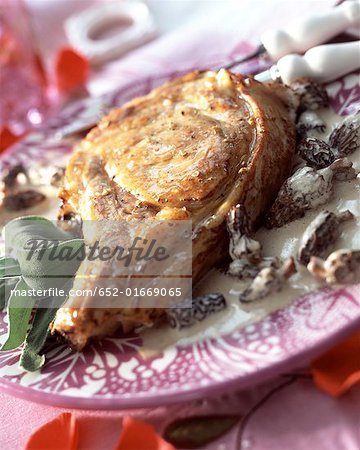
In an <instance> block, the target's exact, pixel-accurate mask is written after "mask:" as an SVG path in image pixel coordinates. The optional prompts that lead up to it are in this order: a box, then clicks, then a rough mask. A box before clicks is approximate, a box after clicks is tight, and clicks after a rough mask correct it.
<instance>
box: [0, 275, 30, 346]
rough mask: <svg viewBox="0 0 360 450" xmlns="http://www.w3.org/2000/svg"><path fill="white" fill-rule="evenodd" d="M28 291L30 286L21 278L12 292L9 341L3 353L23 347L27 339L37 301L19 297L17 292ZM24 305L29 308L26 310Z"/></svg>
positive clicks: (9, 304)
mask: <svg viewBox="0 0 360 450" xmlns="http://www.w3.org/2000/svg"><path fill="white" fill-rule="evenodd" d="M28 289H29V287H28V285H27V284H26V283H25V281H24V280H23V279H22V278H20V280H19V281H18V282H17V283H16V286H15V288H14V290H13V291H12V292H11V295H10V298H9V302H8V310H7V311H8V312H7V314H8V320H9V328H8V333H7V339H6V341H5V343H4V344H3V346H2V347H1V351H5V350H13V349H14V348H17V347H19V345H21V344H22V343H23V342H24V340H25V338H26V334H27V331H28V328H29V321H30V318H31V313H32V310H33V307H34V304H35V301H34V299H33V298H32V297H30V296H28V297H25V296H22V295H19V292H17V291H24V290H28ZM24 303H27V304H28V307H26V308H24V306H23V305H24Z"/></svg>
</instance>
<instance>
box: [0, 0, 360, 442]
mask: <svg viewBox="0 0 360 450" xmlns="http://www.w3.org/2000/svg"><path fill="white" fill-rule="evenodd" d="M199 2H200V0H199V1H198V2H193V3H194V8H193V9H194V10H196V11H192V9H191V4H190V2H186V3H188V5H187V10H186V14H187V16H186V17H185V19H186V20H185V19H184V17H183V20H182V23H183V24H182V25H181V26H177V27H175V28H174V29H173V30H171V29H170V30H168V31H167V33H165V34H162V35H160V37H158V38H157V39H156V40H154V41H152V42H151V43H148V44H147V45H145V46H143V47H141V48H139V49H137V50H135V51H133V52H132V53H130V54H128V55H127V56H126V57H124V58H122V59H121V60H118V61H116V62H113V63H110V64H108V65H107V66H105V67H102V68H101V69H99V70H97V71H94V72H93V73H92V76H91V79H90V81H89V83H88V86H87V87H88V90H89V92H90V93H91V94H92V95H99V94H101V93H104V92H107V91H109V90H111V89H113V88H117V87H119V86H121V85H125V84H128V83H129V82H131V81H134V80H136V79H140V78H142V77H144V76H148V75H154V74H160V73H164V72H169V71H180V72H182V71H184V70H186V69H192V68H195V67H198V68H205V67H217V66H219V65H221V64H222V63H224V62H228V61H230V60H232V59H234V58H236V57H238V56H240V55H241V54H243V53H246V51H248V50H250V49H252V48H254V46H255V45H256V44H257V43H258V39H259V35H260V33H261V32H262V31H264V30H265V29H267V28H272V27H276V26H280V25H284V24H285V23H287V22H288V21H289V20H291V19H293V18H296V17H298V16H300V15H304V14H311V13H314V12H315V11H319V10H323V9H325V8H328V7H329V6H331V5H333V4H334V1H333V0H301V1H296V2H291V1H285V0H272V1H266V0H251V1H250V0H243V1H241V2H240V1H239V2H233V1H224V0H218V1H216V2H206V1H204V2H202V1H201V3H203V6H202V7H201V8H200V7H199V4H198V3H199ZM79 3H80V0H78V1H74V2H73V1H71V2H70V1H68V2H63V1H59V0H53V1H47V2H46V1H39V0H28V4H29V5H30V10H31V12H32V15H33V17H34V18H35V32H36V36H37V40H38V42H39V43H40V50H41V51H42V53H43V56H44V57H46V58H47V59H48V60H51V58H52V56H53V55H54V52H55V51H56V48H58V46H60V45H63V44H64V43H65V41H64V40H65V36H64V33H63V30H62V21H63V20H64V18H65V17H66V16H67V15H68V14H69V13H71V11H72V10H73V7H74V5H77V6H76V7H78V6H79ZM91 3H94V1H92V2H91ZM171 3H173V2H164V1H162V0H158V1H157V2H155V1H150V2H149V4H150V7H153V8H154V10H155V11H158V12H159V11H161V10H162V15H161V18H162V19H161V20H164V17H166V14H165V13H166V8H167V9H168V11H170V10H171V7H170V6H169V4H171ZM174 3H175V2H174ZM161 4H162V6H161ZM178 7H179V5H178ZM169 8H170V9H169ZM173 8H175V6H173ZM180 9H181V8H180ZM183 10H184V7H183V9H182V10H181V11H182V14H184V11H183ZM164 11H165V12H164ZM173 11H175V9H174V10H173ZM195 12H196V14H195ZM172 21H173V22H174V13H173V15H172ZM160 28H161V27H160ZM45 35H48V36H49V40H44V39H43V37H44V36H45ZM242 69H243V70H244V71H247V70H251V66H249V65H246V66H243V67H242ZM61 411H63V410H61V409H59V408H52V407H49V406H43V405H39V404H35V403H30V402H27V401H25V400H22V399H19V398H14V397H10V396H9V395H8V394H7V393H6V392H0V448H2V449H4V450H8V449H9V450H10V449H21V448H23V446H24V444H25V442H26V440H27V437H28V436H29V435H30V434H31V432H32V431H34V430H35V429H36V428H38V427H39V426H40V425H42V424H43V423H45V422H47V421H48V420H50V419H52V418H54V417H55V416H56V415H58V414H59V413H60V412H61ZM126 413H127V414H132V415H134V417H136V418H139V419H141V420H145V421H148V422H150V423H152V424H153V425H154V426H155V427H156V429H157V430H159V431H162V430H163V428H164V427H165V426H166V425H167V424H168V423H169V422H170V421H172V420H173V419H174V418H178V417H184V416H190V415H199V414H201V415H202V414H213V413H217V414H221V413H226V414H229V413H230V414H232V413H235V414H238V415H240V416H242V418H243V420H241V421H240V422H239V425H238V426H235V427H234V428H233V429H232V430H231V431H230V432H228V433H227V434H226V435H225V436H223V437H222V438H220V439H218V440H217V441H215V442H213V443H212V444H209V445H208V446H206V447H204V449H208V450H210V449H211V450H234V449H244V450H245V449H247V450H249V449H251V450H266V449H269V450H282V449H292V450H303V449H304V450H305V449H306V450H308V449H309V448H311V449H316V450H342V449H344V450H358V449H359V448H360V388H355V389H353V390H352V391H350V392H349V393H347V394H346V395H344V396H343V397H341V398H339V399H335V398H332V397H330V396H328V395H327V394H325V393H323V392H321V391H319V390H318V389H317V388H316V387H315V385H314V384H313V381H312V379H311V377H310V376H309V374H308V373H307V370H306V369H304V370H301V371H298V372H294V373H290V374H284V375H283V376H281V377H278V378H276V379H274V380H272V381H271V382H269V383H266V384H264V385H261V386H257V387H254V388H253V389H250V390H247V391H244V392H231V393H228V394H227V395H226V396H222V397H221V398H214V399H205V400H203V401H196V402H192V403H188V404H182V405H174V406H171V407H166V408H165V407H159V408H156V409H151V410H136V411H127V412H126ZM77 414H78V416H79V418H80V436H83V437H81V438H80V448H81V449H97V450H100V449H111V448H112V446H113V445H114V444H115V442H116V441H117V438H118V435H119V431H120V428H121V417H122V416H123V414H124V412H122V411H119V412H101V411H91V412H89V411H80V410H79V411H78V412H77ZM82 426H83V427H86V430H87V432H86V435H85V434H83V433H81V427H82ZM84 436H85V437H84Z"/></svg>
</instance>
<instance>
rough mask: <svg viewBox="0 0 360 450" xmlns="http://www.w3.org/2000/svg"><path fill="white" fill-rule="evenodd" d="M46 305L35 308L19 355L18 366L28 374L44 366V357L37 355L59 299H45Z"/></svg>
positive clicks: (65, 296) (47, 332)
mask: <svg viewBox="0 0 360 450" xmlns="http://www.w3.org/2000/svg"><path fill="white" fill-rule="evenodd" d="M69 289H70V286H69ZM67 291H68V290H67V289H66V292H67ZM66 298H67V294H66V295H64V297H63V302H64V301H65V300H66ZM47 305H48V307H47V308H39V307H38V308H37V310H36V313H35V316H34V320H33V321H32V324H31V329H30V331H29V333H28V335H27V337H26V340H25V346H24V349H23V351H22V354H21V358H20V366H21V367H23V368H24V369H25V370H28V371H29V372H35V371H36V370H39V369H40V368H41V367H42V366H43V365H44V362H45V357H44V355H39V352H40V351H41V350H42V348H43V346H44V344H45V341H46V338H47V337H48V335H49V327H50V324H51V323H52V321H53V320H54V318H55V315H56V312H57V310H58V307H59V299H58V298H56V299H55V298H53V299H51V300H50V301H49V299H47ZM54 305H56V308H55V307H53V306H54Z"/></svg>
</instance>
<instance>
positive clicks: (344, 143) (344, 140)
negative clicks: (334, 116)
mask: <svg viewBox="0 0 360 450" xmlns="http://www.w3.org/2000/svg"><path fill="white" fill-rule="evenodd" d="M329 144H330V145H331V147H332V148H333V149H334V150H335V152H336V156H337V158H341V157H343V156H348V155H351V153H354V152H355V150H358V149H360V113H357V114H354V115H351V116H348V117H347V118H346V119H345V120H343V122H341V123H340V124H339V125H338V126H337V127H336V128H335V129H334V130H333V131H332V133H331V134H330V137H329Z"/></svg>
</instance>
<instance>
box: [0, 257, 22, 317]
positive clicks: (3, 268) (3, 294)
mask: <svg viewBox="0 0 360 450" xmlns="http://www.w3.org/2000/svg"><path fill="white" fill-rule="evenodd" d="M20 276H21V272H20V266H19V264H18V262H17V261H16V260H15V259H14V258H10V257H7V256H2V257H0V310H3V309H4V308H5V307H6V306H7V301H8V299H9V297H10V293H11V290H12V289H13V288H14V286H15V284H16V283H17V282H18V280H19V278H20Z"/></svg>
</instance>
